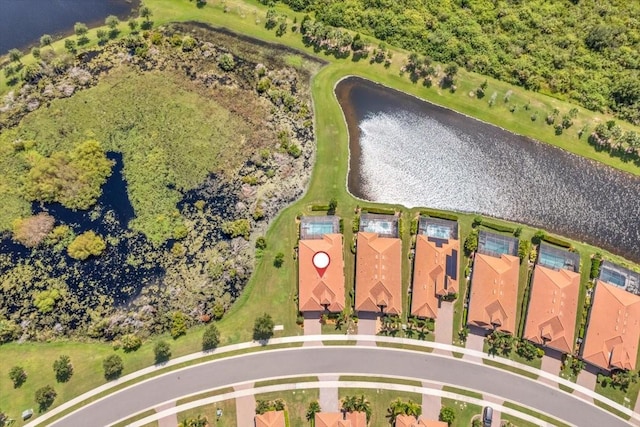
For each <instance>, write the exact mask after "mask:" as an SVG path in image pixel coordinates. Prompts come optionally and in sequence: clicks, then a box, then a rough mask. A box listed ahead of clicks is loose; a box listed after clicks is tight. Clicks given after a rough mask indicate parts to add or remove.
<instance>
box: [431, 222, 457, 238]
mask: <svg viewBox="0 0 640 427" xmlns="http://www.w3.org/2000/svg"><path fill="white" fill-rule="evenodd" d="M426 231H427V232H426V234H427V236H429V237H435V238H436V239H450V238H451V228H449V227H446V226H443V225H435V224H429V225H427V230H426Z"/></svg>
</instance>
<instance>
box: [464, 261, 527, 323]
mask: <svg viewBox="0 0 640 427" xmlns="http://www.w3.org/2000/svg"><path fill="white" fill-rule="evenodd" d="M519 267H520V259H519V258H518V257H515V256H511V255H502V256H501V257H500V258H496V257H492V256H490V255H483V254H480V253H476V256H475V261H474V263H473V277H472V280H471V301H470V302H469V314H468V316H467V319H468V320H467V322H468V323H469V324H472V325H475V326H479V327H481V328H486V329H493V327H494V325H495V328H496V329H498V330H500V331H502V332H507V333H510V334H513V333H514V332H515V330H516V312H517V304H518V274H519Z"/></svg>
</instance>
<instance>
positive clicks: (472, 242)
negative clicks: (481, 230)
mask: <svg viewBox="0 0 640 427" xmlns="http://www.w3.org/2000/svg"><path fill="white" fill-rule="evenodd" d="M477 249H478V230H476V229H473V230H471V232H470V233H469V235H468V236H467V238H466V239H465V240H464V250H465V252H466V253H467V255H469V254H471V253H472V252H474V251H476V250H477Z"/></svg>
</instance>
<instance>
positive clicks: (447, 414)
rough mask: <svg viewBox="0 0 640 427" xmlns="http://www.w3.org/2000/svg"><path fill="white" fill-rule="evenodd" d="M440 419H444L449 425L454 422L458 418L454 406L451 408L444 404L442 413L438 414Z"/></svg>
mask: <svg viewBox="0 0 640 427" xmlns="http://www.w3.org/2000/svg"><path fill="white" fill-rule="evenodd" d="M438 419H439V420H440V421H443V422H445V423H447V424H449V425H451V424H453V422H454V421H455V419H456V413H455V411H454V410H453V408H449V407H448V406H443V407H442V408H441V409H440V415H439V416H438Z"/></svg>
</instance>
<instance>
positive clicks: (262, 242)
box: [256, 236, 267, 250]
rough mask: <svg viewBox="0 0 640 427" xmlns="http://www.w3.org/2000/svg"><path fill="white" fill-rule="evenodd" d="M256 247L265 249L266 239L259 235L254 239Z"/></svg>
mask: <svg viewBox="0 0 640 427" xmlns="http://www.w3.org/2000/svg"><path fill="white" fill-rule="evenodd" d="M256 249H261V250H265V249H267V239H265V238H264V237H262V236H260V237H258V238H257V239H256Z"/></svg>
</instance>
